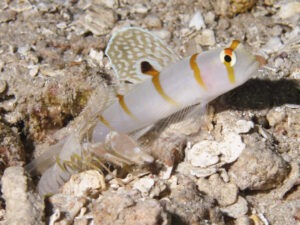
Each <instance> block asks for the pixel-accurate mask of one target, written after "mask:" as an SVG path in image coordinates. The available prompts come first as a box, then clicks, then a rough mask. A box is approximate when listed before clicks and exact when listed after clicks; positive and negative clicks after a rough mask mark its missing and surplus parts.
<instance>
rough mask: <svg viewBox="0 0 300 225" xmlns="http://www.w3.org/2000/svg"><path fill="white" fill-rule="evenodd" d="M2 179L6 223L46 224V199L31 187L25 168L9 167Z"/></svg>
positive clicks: (18, 224) (11, 224)
mask: <svg viewBox="0 0 300 225" xmlns="http://www.w3.org/2000/svg"><path fill="white" fill-rule="evenodd" d="M1 181H2V193H3V197H4V199H5V205H6V223H5V224H7V225H22V224H30V225H39V224H44V222H42V217H43V211H44V201H43V199H41V197H40V196H39V195H38V194H37V193H35V192H33V190H31V189H30V182H29V180H28V178H27V177H26V175H25V171H24V168H22V167H19V166H15V167H9V168H7V169H6V170H5V171H4V174H3V177H2V180H1Z"/></svg>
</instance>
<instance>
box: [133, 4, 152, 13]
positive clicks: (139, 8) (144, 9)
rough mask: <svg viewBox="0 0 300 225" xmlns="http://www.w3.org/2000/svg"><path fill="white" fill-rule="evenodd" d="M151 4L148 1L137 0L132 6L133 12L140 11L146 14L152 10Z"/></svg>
mask: <svg viewBox="0 0 300 225" xmlns="http://www.w3.org/2000/svg"><path fill="white" fill-rule="evenodd" d="M150 8H151V6H150V4H148V3H147V2H143V3H140V2H137V3H135V4H134V5H133V6H131V7H130V12H131V13H139V14H146V13H147V12H148V11H149V10H150Z"/></svg>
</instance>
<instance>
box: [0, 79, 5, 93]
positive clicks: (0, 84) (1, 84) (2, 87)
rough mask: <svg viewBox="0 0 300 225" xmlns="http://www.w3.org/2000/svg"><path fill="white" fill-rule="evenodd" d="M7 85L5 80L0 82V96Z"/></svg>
mask: <svg viewBox="0 0 300 225" xmlns="http://www.w3.org/2000/svg"><path fill="white" fill-rule="evenodd" d="M6 86H7V83H6V81H5V80H0V94H2V93H3V92H4V91H5V90H6Z"/></svg>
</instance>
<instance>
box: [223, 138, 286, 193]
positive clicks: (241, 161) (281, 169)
mask: <svg viewBox="0 0 300 225" xmlns="http://www.w3.org/2000/svg"><path fill="white" fill-rule="evenodd" d="M245 143H246V144H247V147H246V149H245V150H244V151H243V152H242V154H241V155H240V157H239V158H238V160H237V161H236V162H235V163H234V164H233V165H232V166H231V167H230V169H229V175H230V179H231V180H233V181H234V182H235V183H236V184H237V185H238V187H239V188H240V189H241V190H245V189H249V190H268V189H271V188H274V187H276V186H277V185H279V184H280V183H281V182H282V181H283V180H284V179H285V177H286V176H287V174H288V172H289V165H288V163H287V162H285V161H284V160H283V159H282V158H281V157H280V156H279V155H277V154H276V153H274V152H273V151H272V150H270V149H269V148H268V146H266V143H265V142H263V141H261V140H259V139H258V140H256V139H255V138H254V137H250V138H249V137H247V138H245Z"/></svg>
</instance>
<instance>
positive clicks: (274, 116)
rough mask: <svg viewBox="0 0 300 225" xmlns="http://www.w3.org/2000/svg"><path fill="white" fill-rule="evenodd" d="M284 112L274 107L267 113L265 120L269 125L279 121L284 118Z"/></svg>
mask: <svg viewBox="0 0 300 225" xmlns="http://www.w3.org/2000/svg"><path fill="white" fill-rule="evenodd" d="M285 115H286V114H285V112H284V110H283V109H282V108H274V109H272V110H270V111H269V112H268V114H267V120H268V123H269V125H270V126H271V127H273V126H275V125H276V124H278V123H280V122H281V121H282V120H283V119H284V118H285Z"/></svg>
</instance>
